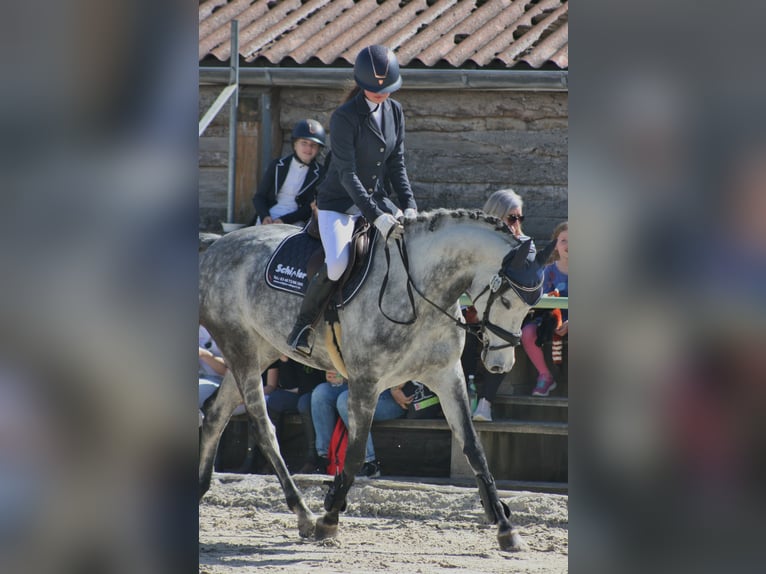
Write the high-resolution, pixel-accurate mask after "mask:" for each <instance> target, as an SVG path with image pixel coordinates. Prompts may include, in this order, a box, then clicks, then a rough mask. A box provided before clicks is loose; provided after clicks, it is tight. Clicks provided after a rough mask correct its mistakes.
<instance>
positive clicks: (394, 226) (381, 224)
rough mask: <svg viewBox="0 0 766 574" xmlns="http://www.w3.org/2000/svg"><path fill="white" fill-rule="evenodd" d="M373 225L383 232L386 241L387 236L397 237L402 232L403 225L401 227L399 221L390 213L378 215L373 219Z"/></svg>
mask: <svg viewBox="0 0 766 574" xmlns="http://www.w3.org/2000/svg"><path fill="white" fill-rule="evenodd" d="M373 225H375V227H377V228H378V231H380V232H381V233H382V234H383V237H385V238H386V241H388V239H389V237H391V238H393V239H399V238H401V236H402V234H403V233H404V227H402V224H401V223H399V222H398V221H397V220H396V217H394V216H393V215H391V214H390V213H384V214H383V215H379V216H378V217H377V219H375V221H373Z"/></svg>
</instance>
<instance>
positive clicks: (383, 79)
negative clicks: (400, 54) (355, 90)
mask: <svg viewBox="0 0 766 574" xmlns="http://www.w3.org/2000/svg"><path fill="white" fill-rule="evenodd" d="M354 80H356V85H357V86H359V87H360V88H362V89H363V90H367V91H368V92H374V93H376V94H390V93H391V92H395V91H396V90H398V89H399V88H400V87H401V86H402V77H401V76H400V75H399V60H397V59H396V55H395V54H394V53H393V52H392V51H391V50H389V49H388V48H386V47H385V46H380V45H377V44H375V45H373V46H367V47H366V48H363V49H362V51H361V52H359V54H358V55H357V56H356V61H355V62H354Z"/></svg>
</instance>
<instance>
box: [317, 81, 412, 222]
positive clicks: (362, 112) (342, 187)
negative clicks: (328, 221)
mask: <svg viewBox="0 0 766 574" xmlns="http://www.w3.org/2000/svg"><path fill="white" fill-rule="evenodd" d="M382 106H383V133H381V131H380V130H379V129H378V126H377V124H376V123H375V120H374V119H373V117H372V114H371V113H370V108H369V107H368V106H367V102H366V101H365V99H364V92H362V91H360V92H359V93H358V94H357V95H356V96H355V97H353V98H351V99H350V100H349V101H348V102H346V103H344V104H342V105H341V106H340V107H338V109H336V110H335V111H334V112H333V114H332V118H331V119H330V138H331V143H332V161H330V165H329V168H328V170H327V175H326V177H325V178H324V179H323V180H322V183H320V184H319V187H318V188H317V207H318V208H319V209H323V210H330V211H338V212H340V213H345V212H346V211H347V210H348V209H349V208H351V206H353V205H354V204H356V205H357V206H358V207H359V209H360V210H361V212H362V215H364V217H365V218H366V219H367V221H369V222H370V223H372V222H373V221H375V219H376V218H377V217H378V216H380V215H382V214H383V213H391V214H394V213H396V209H397V207H396V205H394V203H393V202H392V201H391V199H389V197H388V191H387V189H386V188H387V185H386V181H387V182H389V184H390V186H391V188H392V189H393V191H394V192H395V193H396V195H397V197H398V200H399V207H401V209H402V210H404V209H407V208H408V207H412V208H414V209H417V205H416V204H415V198H414V197H413V195H412V188H411V187H410V180H409V178H408V177H407V170H406V169H405V166H404V113H403V112H402V106H401V104H399V102H397V101H395V100H392V99H391V98H388V99H387V100H385V101H384V102H383V104H382Z"/></svg>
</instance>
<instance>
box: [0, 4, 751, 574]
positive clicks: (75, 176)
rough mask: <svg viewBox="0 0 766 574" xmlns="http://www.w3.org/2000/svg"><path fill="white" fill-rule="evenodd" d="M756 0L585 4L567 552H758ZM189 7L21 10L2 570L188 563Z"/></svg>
mask: <svg viewBox="0 0 766 574" xmlns="http://www.w3.org/2000/svg"><path fill="white" fill-rule="evenodd" d="M762 11H763V7H762V6H761V5H760V4H759V3H755V2H731V3H727V4H726V5H721V4H719V3H709V2H689V1H680V2H658V1H649V2H641V3H634V2H626V1H611V2H606V1H605V0H596V1H592V2H588V3H587V5H583V4H577V5H573V6H572V9H571V14H572V22H571V25H572V30H571V34H570V36H571V39H572V42H571V56H572V58H571V59H572V62H573V64H572V66H571V75H570V79H569V81H570V112H571V113H570V122H571V123H570V152H569V162H570V163H569V175H570V181H569V187H570V189H569V197H570V205H569V211H570V223H571V226H572V234H573V236H574V237H575V250H574V255H573V259H574V260H575V271H574V275H573V281H574V285H575V288H574V293H575V295H574V300H575V304H574V305H573V307H572V310H571V313H572V316H573V318H574V323H575V327H574V337H573V338H572V343H571V353H570V365H571V369H572V378H571V380H572V381H574V382H573V383H572V384H571V385H570V410H571V418H570V425H571V426H570V437H571V439H570V440H571V450H572V454H571V456H570V457H569V458H570V461H571V468H570V495H571V499H570V569H571V571H572V572H588V573H593V572H633V571H635V572H720V571H727V572H754V571H758V572H760V571H762V569H763V567H762V559H761V557H760V552H759V550H760V548H759V542H760V540H758V538H759V535H760V530H761V529H760V528H758V526H759V524H760V523H761V520H759V519H760V518H761V517H762V516H763V512H764V506H765V505H764V489H763V484H765V483H766V482H765V481H764V478H765V477H764V466H765V465H764V458H765V457H764V454H765V450H766V449H764V437H766V433H764V432H763V431H764V429H763V425H764V423H763V421H764V420H765V419H764V416H763V415H764V411H766V409H764V406H765V405H766V397H765V395H766V391H765V390H764V389H766V385H765V384H764V383H765V382H766V377H765V376H764V375H765V373H766V353H764V351H763V349H764V344H763V341H764V337H763V335H764V326H765V325H766V313H765V312H764V311H765V309H764V301H763V292H764V289H763V288H762V285H763V284H764V278H766V231H765V230H766V226H764V224H763V221H764V215H766V213H764V212H766V189H765V188H766V133H765V132H764V129H763V128H764V123H766V118H765V117H764V111H763V109H762V108H763V102H764V101H766V99H765V98H764V95H766V94H765V93H764V92H766V86H764V77H763V74H762V73H761V69H762V67H763V66H762V62H761V53H762V49H761V48H760V47H759V46H758V42H757V39H758V38H760V36H761V35H762V34H760V29H759V28H760V23H761V22H762V21H763V19H762V17H761V12H762ZM42 15H44V17H42ZM196 26H197V19H196V6H194V5H189V4H188V3H182V2H149V1H145V0H144V1H139V2H132V3H124V2H114V1H112V0H106V1H101V2H88V1H86V2H77V3H74V2H70V1H67V0H62V1H59V2H52V1H50V0H48V1H42V0H31V1H28V2H25V3H20V4H16V5H14V6H13V7H12V8H6V11H5V12H4V18H3V22H2V24H0V29H2V34H0V47H1V48H2V51H3V54H4V55H5V61H4V67H3V69H4V72H3V73H4V81H3V82H0V94H1V96H0V151H2V153H0V166H2V167H1V168H0V190H2V194H3V195H2V197H3V200H4V201H3V208H2V209H0V239H1V241H0V264H1V265H2V269H3V271H2V297H0V317H1V318H2V325H3V329H2V333H3V338H2V345H0V392H1V393H2V395H1V398H0V571H2V572H11V573H13V572H54V571H55V572H59V573H60V572H81V571H82V572H84V571H88V572H95V571H98V572H131V573H135V572H171V571H181V572H189V571H192V569H193V568H195V563H196V556H197V550H198V549H197V539H196V536H197V520H196V518H197V510H196V495H195V494H196V485H195V480H196V479H195V468H196V463H195V457H196V433H195V431H194V428H195V427H196V424H197V418H196V415H195V407H194V405H193V404H192V402H193V400H195V399H194V396H195V394H194V392H193V387H190V386H189V385H190V381H191V380H193V379H192V377H193V375H192V369H193V368H194V363H195V359H193V358H192V357H191V356H190V352H191V349H192V341H191V339H192V337H193V334H194V332H195V329H196V325H195V323H196V307H197V297H196V282H197V278H196V266H197V255H196V243H197V237H196V226H197V182H196V177H197V150H196V145H197V134H196V132H195V128H196V126H197V121H198V117H197V110H198V105H197V61H196V54H197V27H196ZM187 339H189V340H187Z"/></svg>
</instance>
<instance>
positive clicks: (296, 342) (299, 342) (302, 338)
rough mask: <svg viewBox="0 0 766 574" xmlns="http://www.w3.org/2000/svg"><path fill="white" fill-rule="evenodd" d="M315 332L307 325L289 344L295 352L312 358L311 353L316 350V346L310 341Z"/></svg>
mask: <svg viewBox="0 0 766 574" xmlns="http://www.w3.org/2000/svg"><path fill="white" fill-rule="evenodd" d="M313 332H314V329H312V328H311V325H306V326H304V327H303V328H302V329H301V330H300V331H298V334H297V335H295V336H294V337H292V339H291V340H289V341H288V342H287V343H288V344H289V345H290V348H291V349H292V350H293V351H297V352H298V353H301V354H302V355H305V356H307V357H310V356H311V351H312V350H313V348H314V345H312V344H311V341H310V339H311V335H312V333H313Z"/></svg>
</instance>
